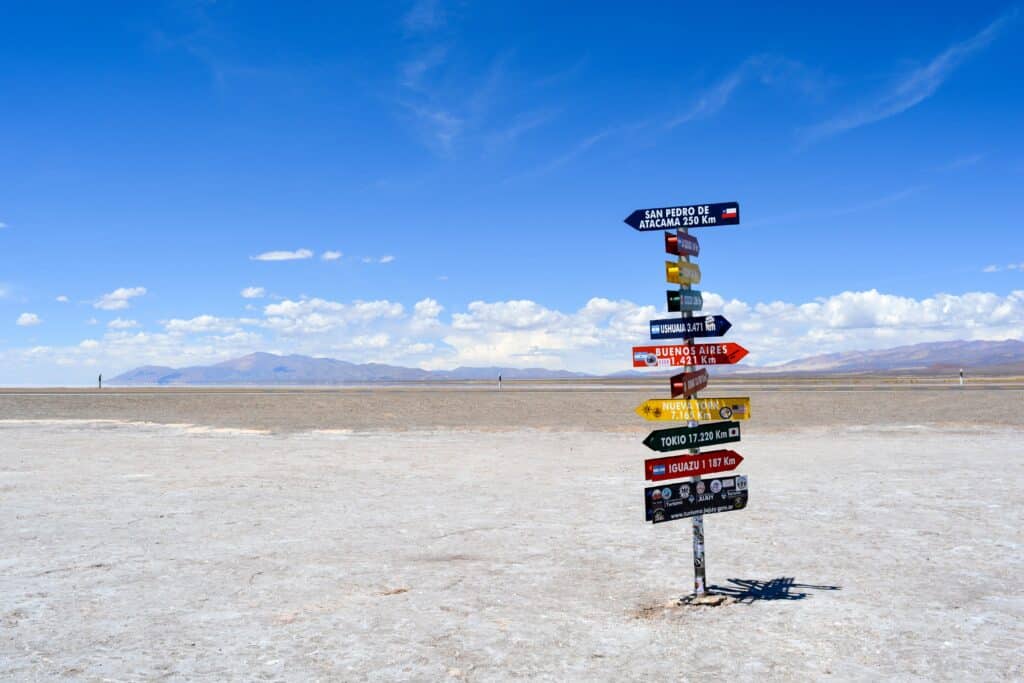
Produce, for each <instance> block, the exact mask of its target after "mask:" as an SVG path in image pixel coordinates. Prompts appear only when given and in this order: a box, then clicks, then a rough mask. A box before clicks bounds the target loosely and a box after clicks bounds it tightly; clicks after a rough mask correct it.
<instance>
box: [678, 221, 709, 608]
mask: <svg viewBox="0 0 1024 683" xmlns="http://www.w3.org/2000/svg"><path fill="white" fill-rule="evenodd" d="M682 230H683V234H684V235H689V234H690V231H689V229H688V228H683V229H682ZM683 262H686V263H689V262H690V257H689V256H683V255H682V254H680V255H679V263H683ZM689 289H691V287H690V285H684V284H682V281H680V284H679V303H680V308H686V307H685V306H683V305H682V303H683V293H684V292H685V291H687V290H689ZM682 317H683V318H684V319H685V318H692V317H693V313H692V312H690V311H683V312H682ZM686 345H687V346H693V338H692V337H691V338H689V339H687V340H686ZM696 369H697V366H696V365H687V366H685V367H683V372H694V371H695V370H696ZM696 397H697V394H696V393H694V394H693V395H692V396H687V397H686V398H687V399H691V398H696ZM698 424H700V423H699V422H698V421H697V420H689V421H687V423H686V426H687V427H696V426H697V425H698ZM690 453H691V454H694V455H696V454H697V453H700V448H699V447H698V448H691V449H690ZM699 481H700V477H699V476H696V477H691V478H690V483H691V484H692V485H693V486H694V491H696V486H697V483H698V482H699ZM705 577H706V569H705V565H704V515H697V516H696V517H694V518H693V593H694V595H697V596H701V595H704V592H705V590H706V588H705V586H706V582H705Z"/></svg>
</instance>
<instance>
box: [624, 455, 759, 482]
mask: <svg viewBox="0 0 1024 683" xmlns="http://www.w3.org/2000/svg"><path fill="white" fill-rule="evenodd" d="M741 462H743V456H742V455H740V454H739V453H737V452H736V451H727V450H721V451H708V452H706V453H697V454H694V455H674V456H671V457H665V458H651V459H650V460H645V461H644V475H645V476H646V477H647V481H662V480H664V479H681V478H683V477H703V476H704V475H705V474H716V473H718V472H732V471H733V470H734V469H736V468H737V467H739V466H740V463H741Z"/></svg>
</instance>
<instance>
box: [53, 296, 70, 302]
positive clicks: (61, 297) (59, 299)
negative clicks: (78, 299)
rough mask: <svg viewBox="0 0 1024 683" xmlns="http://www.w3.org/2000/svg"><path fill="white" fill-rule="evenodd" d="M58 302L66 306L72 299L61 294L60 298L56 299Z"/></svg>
mask: <svg viewBox="0 0 1024 683" xmlns="http://www.w3.org/2000/svg"><path fill="white" fill-rule="evenodd" d="M56 301H57V303H61V304H66V303H67V302H68V301H70V299H68V298H67V297H66V296H64V295H63V294H61V295H60V296H58V297H57V298H56Z"/></svg>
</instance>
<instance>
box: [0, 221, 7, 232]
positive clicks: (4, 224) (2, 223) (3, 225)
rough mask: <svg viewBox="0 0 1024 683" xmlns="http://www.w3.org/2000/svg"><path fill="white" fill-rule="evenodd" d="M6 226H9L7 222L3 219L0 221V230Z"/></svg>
mask: <svg viewBox="0 0 1024 683" xmlns="http://www.w3.org/2000/svg"><path fill="white" fill-rule="evenodd" d="M6 227H7V224H6V223H4V222H3V221H0V230H3V229H4V228H6Z"/></svg>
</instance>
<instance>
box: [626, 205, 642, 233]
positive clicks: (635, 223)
mask: <svg viewBox="0 0 1024 683" xmlns="http://www.w3.org/2000/svg"><path fill="white" fill-rule="evenodd" d="M622 222H623V223H625V224H626V225H628V226H629V227H631V228H633V229H634V230H636V229H638V228H639V227H640V210H639V209H637V210H636V211H634V212H633V213H631V214H629V215H628V216H626V217H625V218H624V219H622Z"/></svg>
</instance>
